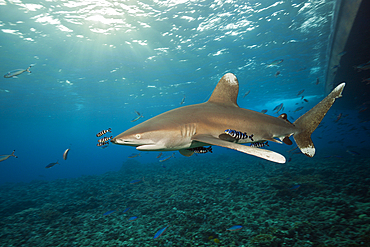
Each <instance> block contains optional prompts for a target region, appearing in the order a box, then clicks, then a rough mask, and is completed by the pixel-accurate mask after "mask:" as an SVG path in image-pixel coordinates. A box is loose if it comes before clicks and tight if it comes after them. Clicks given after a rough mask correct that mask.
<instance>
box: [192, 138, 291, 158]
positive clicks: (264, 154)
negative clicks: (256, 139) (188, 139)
mask: <svg viewBox="0 0 370 247" xmlns="http://www.w3.org/2000/svg"><path fill="white" fill-rule="evenodd" d="M192 140H194V141H199V142H203V143H208V144H211V145H216V146H220V147H225V148H230V149H234V150H237V151H239V152H243V153H246V154H249V155H253V156H256V157H259V158H262V159H265V160H269V161H272V162H276V163H285V161H286V159H285V157H284V156H283V155H281V154H279V153H276V152H273V151H270V150H266V149H260V148H253V147H249V146H244V145H240V144H236V143H233V142H228V141H224V140H221V139H218V138H215V137H213V136H210V135H195V136H193V137H192Z"/></svg>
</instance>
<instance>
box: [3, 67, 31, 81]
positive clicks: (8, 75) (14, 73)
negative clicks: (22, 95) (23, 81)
mask: <svg viewBox="0 0 370 247" xmlns="http://www.w3.org/2000/svg"><path fill="white" fill-rule="evenodd" d="M30 68H31V66H30V67H28V68H27V69H15V70H12V71H9V72H8V73H6V74H5V75H4V78H17V75H20V74H22V73H24V72H28V73H31V71H30Z"/></svg>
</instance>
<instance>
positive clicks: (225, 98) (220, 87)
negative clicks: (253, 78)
mask: <svg viewBox="0 0 370 247" xmlns="http://www.w3.org/2000/svg"><path fill="white" fill-rule="evenodd" d="M238 93H239V82H238V79H237V78H236V76H235V75H234V74H232V73H227V74H225V75H224V76H223V77H222V78H221V80H220V81H219V82H218V83H217V86H216V88H215V90H213V93H212V95H211V97H210V98H209V100H208V102H212V103H222V104H231V105H235V106H238V104H237V103H236V99H237V97H238Z"/></svg>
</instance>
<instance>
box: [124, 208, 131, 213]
mask: <svg viewBox="0 0 370 247" xmlns="http://www.w3.org/2000/svg"><path fill="white" fill-rule="evenodd" d="M130 209H131V207H128V208H126V209H125V210H123V212H122V213H127V212H128V211H129V210H130Z"/></svg>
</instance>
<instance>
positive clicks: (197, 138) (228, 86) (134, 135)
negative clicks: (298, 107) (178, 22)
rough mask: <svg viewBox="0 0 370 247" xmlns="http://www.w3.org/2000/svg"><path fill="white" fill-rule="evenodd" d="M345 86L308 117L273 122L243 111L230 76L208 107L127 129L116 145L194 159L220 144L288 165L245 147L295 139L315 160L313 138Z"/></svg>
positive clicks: (170, 113) (185, 109)
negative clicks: (206, 148) (236, 133)
mask: <svg viewBox="0 0 370 247" xmlns="http://www.w3.org/2000/svg"><path fill="white" fill-rule="evenodd" d="M344 85H345V84H344V83H342V84H340V85H339V86H337V88H335V89H334V90H333V91H332V93H330V94H329V95H328V96H327V97H326V98H325V99H324V100H322V101H321V102H320V103H319V104H317V105H316V106H315V107H314V108H312V109H311V110H310V111H309V112H307V113H306V114H304V115H303V116H301V117H300V118H299V119H297V120H296V121H295V122H294V123H290V122H289V121H288V120H287V115H286V114H281V115H280V116H279V117H272V116H269V115H266V114H263V113H259V112H256V111H252V110H248V109H244V108H240V107H239V106H238V105H237V102H236V100H237V96H238V91H239V83H238V80H237V78H236V77H235V75H233V74H231V73H228V74H225V75H224V76H223V77H222V78H221V80H220V81H219V82H218V84H217V86H216V88H215V90H214V91H213V93H212V95H211V97H210V99H209V100H208V101H207V102H205V103H201V104H195V105H189V106H184V107H180V108H177V109H174V110H171V111H168V112H165V113H162V114H160V115H158V116H155V117H153V118H151V119H149V120H147V121H145V122H143V123H140V124H138V125H136V126H134V127H132V128H130V129H128V130H126V131H125V132H123V133H121V134H120V135H118V136H116V137H114V138H113V139H112V142H113V143H115V144H120V145H129V146H135V147H136V149H137V150H141V151H174V150H179V151H180V153H181V154H183V155H185V156H191V155H192V154H193V151H192V150H191V149H192V148H195V147H202V146H207V145H217V146H221V147H226V148H230V149H234V150H237V151H240V152H244V153H247V154H250V155H254V156H257V157H260V158H263V159H266V160H270V161H273V162H277V163H285V157H284V156H283V155H281V154H279V153H276V152H273V151H270V150H266V149H260V148H255V147H250V146H246V145H241V144H243V143H249V142H263V141H273V142H278V143H282V142H284V143H286V144H288V145H291V144H292V141H291V140H290V139H289V137H290V136H292V135H293V138H294V140H295V141H296V143H297V145H298V147H299V148H300V150H301V151H302V153H304V154H306V155H307V156H310V157H312V156H313V155H314V154H315V148H314V146H313V143H312V140H311V137H310V136H311V134H312V132H313V131H314V130H315V129H316V127H317V126H318V125H319V123H320V122H321V120H322V119H323V117H324V116H325V114H326V112H327V111H328V110H329V109H330V107H331V105H332V104H333V103H334V101H335V99H336V98H338V97H341V93H342V91H343V88H344ZM227 129H232V130H236V131H240V132H243V133H244V132H245V133H247V134H248V135H250V136H251V135H252V136H253V138H245V139H238V138H234V137H232V136H230V135H228V134H226V133H225V130H227Z"/></svg>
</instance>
